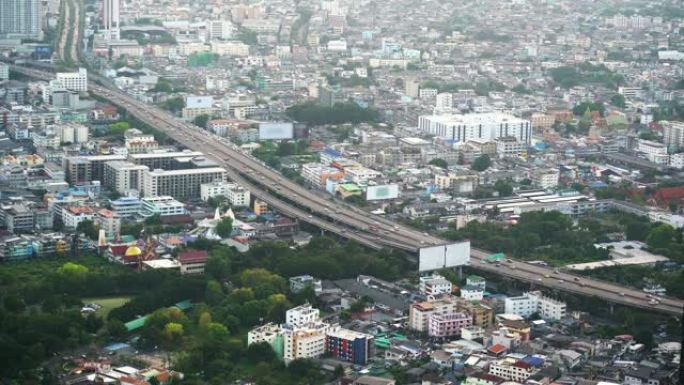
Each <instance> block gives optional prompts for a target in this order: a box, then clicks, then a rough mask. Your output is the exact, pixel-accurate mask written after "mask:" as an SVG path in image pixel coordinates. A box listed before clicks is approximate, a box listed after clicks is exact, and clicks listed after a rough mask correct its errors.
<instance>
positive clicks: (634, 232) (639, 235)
mask: <svg viewBox="0 0 684 385" xmlns="http://www.w3.org/2000/svg"><path fill="white" fill-rule="evenodd" d="M650 230H651V226H650V225H649V224H648V222H646V221H632V222H629V223H628V224H627V226H626V228H625V237H626V238H627V239H628V240H630V241H644V240H646V237H647V236H648V234H649V232H650Z"/></svg>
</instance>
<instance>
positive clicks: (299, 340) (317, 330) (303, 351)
mask: <svg viewBox="0 0 684 385" xmlns="http://www.w3.org/2000/svg"><path fill="white" fill-rule="evenodd" d="M312 326H314V325H312ZM315 326H316V327H309V328H304V329H290V328H288V327H284V328H283V329H282V330H283V360H284V361H285V363H288V362H291V361H293V360H296V359H303V358H318V357H320V356H322V355H323V354H325V341H326V336H325V332H326V329H327V326H328V325H327V324H318V325H315Z"/></svg>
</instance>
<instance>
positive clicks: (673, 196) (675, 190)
mask: <svg viewBox="0 0 684 385" xmlns="http://www.w3.org/2000/svg"><path fill="white" fill-rule="evenodd" d="M653 196H654V198H655V199H656V200H657V201H658V203H668V202H670V201H673V200H680V199H683V198H684V186H679V187H663V188H659V189H658V190H657V191H656V192H655V194H654V195H653Z"/></svg>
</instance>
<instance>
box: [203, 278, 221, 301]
mask: <svg viewBox="0 0 684 385" xmlns="http://www.w3.org/2000/svg"><path fill="white" fill-rule="evenodd" d="M223 297H224V294H223V290H222V289H221V284H220V283H218V282H217V281H214V280H213V279H212V280H210V281H209V282H207V289H206V291H205V294H204V298H205V299H206V300H207V303H208V304H209V305H218V304H219V303H220V302H221V300H223Z"/></svg>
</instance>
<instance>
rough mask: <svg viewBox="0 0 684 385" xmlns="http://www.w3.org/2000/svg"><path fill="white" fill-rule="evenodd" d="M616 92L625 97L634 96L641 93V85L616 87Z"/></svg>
mask: <svg viewBox="0 0 684 385" xmlns="http://www.w3.org/2000/svg"><path fill="white" fill-rule="evenodd" d="M618 94H620V95H622V96H624V97H626V98H635V97H638V96H639V95H640V94H641V87H618Z"/></svg>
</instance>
